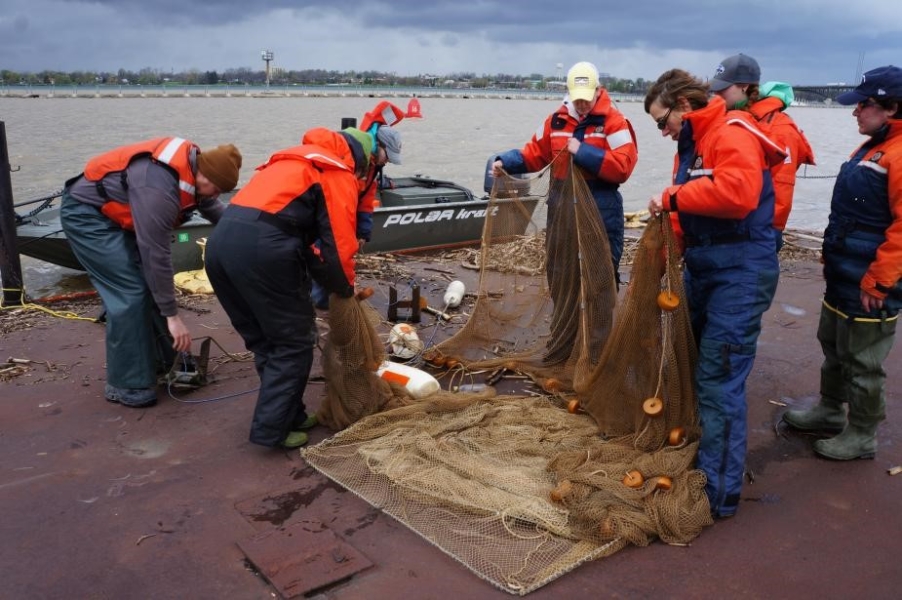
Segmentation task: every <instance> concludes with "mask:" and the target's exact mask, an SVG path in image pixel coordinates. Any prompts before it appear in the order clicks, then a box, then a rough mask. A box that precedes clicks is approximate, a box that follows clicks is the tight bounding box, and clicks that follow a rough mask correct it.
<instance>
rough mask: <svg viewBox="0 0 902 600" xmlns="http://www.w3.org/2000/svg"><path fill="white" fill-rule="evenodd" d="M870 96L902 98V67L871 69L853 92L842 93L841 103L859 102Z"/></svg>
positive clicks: (891, 66) (839, 98)
mask: <svg viewBox="0 0 902 600" xmlns="http://www.w3.org/2000/svg"><path fill="white" fill-rule="evenodd" d="M868 98H876V99H878V100H879V99H880V98H896V99H902V69H900V68H899V67H894V66H893V65H888V66H885V67H877V68H876V69H871V70H870V71H868V72H867V73H865V74H864V75H862V76H861V83H859V84H858V87H856V88H855V89H854V90H852V91H851V92H846V93H845V94H840V95H839V96H837V97H836V101H837V102H839V103H840V104H846V105H848V104H858V103H859V102H864V101H865V100H867V99H868Z"/></svg>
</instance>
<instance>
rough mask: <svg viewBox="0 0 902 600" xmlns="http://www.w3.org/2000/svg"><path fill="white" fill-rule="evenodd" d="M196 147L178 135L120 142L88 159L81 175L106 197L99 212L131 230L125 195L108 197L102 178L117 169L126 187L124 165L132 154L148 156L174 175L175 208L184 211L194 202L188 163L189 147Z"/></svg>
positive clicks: (130, 158)
mask: <svg viewBox="0 0 902 600" xmlns="http://www.w3.org/2000/svg"><path fill="white" fill-rule="evenodd" d="M196 148H197V146H196V145H194V144H193V143H191V142H189V141H188V140H185V139H183V138H179V137H165V138H156V139H153V140H147V141H145V142H138V143H137V144H131V145H129V146H120V147H119V148H115V149H113V150H110V151H109V152H106V153H104V154H101V155H100V156H95V157H94V158H92V159H91V160H89V161H88V164H87V165H86V166H85V170H84V173H83V175H84V178H85V179H87V180H88V181H91V182H95V183H96V185H97V191H98V193H99V194H100V196H101V197H102V198H104V199H105V200H106V203H105V204H104V205H103V207H102V208H101V209H100V210H101V212H103V214H105V215H106V216H107V217H108V218H109V219H110V220H112V221H114V222H115V223H118V224H119V226H120V227H122V228H123V229H127V230H129V231H134V230H135V222H134V218H133V217H132V211H131V207H130V206H129V204H128V202H127V198H112V197H110V196H109V194H108V193H107V191H106V188H105V187H104V186H103V178H104V177H106V176H107V175H109V174H111V173H121V174H122V187H123V189H127V188H128V182H127V180H126V174H125V170H126V169H127V168H128V165H130V164H131V162H132V161H133V160H135V159H136V158H140V157H144V156H147V157H150V158H152V159H153V160H154V161H156V162H157V163H159V164H161V165H165V166H166V167H168V168H169V169H170V170H171V171H172V172H173V174H174V175H175V176H176V177H178V186H179V208H180V214H184V213H186V212H189V211H191V210H193V209H194V208H195V207H196V206H197V197H196V188H195V175H194V170H193V169H192V167H191V151H192V149H196ZM117 200H118V202H116V201H117ZM178 224H179V223H178V222H177V223H175V225H178Z"/></svg>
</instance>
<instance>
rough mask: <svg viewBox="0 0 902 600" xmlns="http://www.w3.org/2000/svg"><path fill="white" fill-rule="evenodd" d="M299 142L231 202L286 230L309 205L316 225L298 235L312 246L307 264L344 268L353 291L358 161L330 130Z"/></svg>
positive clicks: (262, 168) (280, 154)
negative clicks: (280, 221)
mask: <svg viewBox="0 0 902 600" xmlns="http://www.w3.org/2000/svg"><path fill="white" fill-rule="evenodd" d="M301 141H302V143H301V145H299V146H293V147H291V148H285V149H284V150H279V151H278V152H276V153H275V154H273V155H272V156H270V157H269V160H267V161H266V163H264V164H263V165H261V166H259V167H257V173H256V174H255V175H254V177H253V178H251V180H250V181H249V182H248V184H247V185H246V186H244V187H242V188H241V190H240V191H239V192H238V193H237V194H235V197H234V198H232V202H231V203H232V204H235V205H237V206H248V207H251V208H256V209H258V210H261V211H263V212H266V213H270V214H272V215H277V216H281V217H284V218H285V222H286V226H287V225H288V224H290V223H291V222H292V220H293V212H292V211H293V210H294V207H292V204H294V203H297V202H301V203H306V204H307V205H308V206H307V207H305V208H306V209H307V212H312V213H313V214H314V221H315V222H313V223H311V224H307V225H306V227H307V229H306V230H299V231H298V233H299V234H300V235H303V236H304V240H305V242H306V243H307V244H308V245H309V246H310V253H309V256H308V259H310V258H311V257H314V258H315V259H316V260H319V261H320V262H321V263H322V264H321V265H319V267H317V265H311V267H312V268H313V269H314V270H322V269H329V270H332V271H334V267H335V266H337V265H340V268H341V270H342V271H343V275H344V278H345V279H346V282H347V285H349V286H351V288H353V286H354V254H355V253H356V252H357V247H358V244H357V237H356V235H355V232H354V225H355V222H356V213H357V178H356V176H355V175H354V156H353V154H352V152H351V149H350V147H349V146H348V143H347V141H345V138H344V137H343V136H342V135H341V134H340V133H337V132H334V131H330V130H328V129H326V128H322V127H319V128H315V129H311V130H310V131H308V132H307V133H305V134H304V137H303V139H302V140H301ZM314 242H317V247H316V248H315V249H314V248H313V243H314Z"/></svg>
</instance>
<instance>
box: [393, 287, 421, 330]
mask: <svg viewBox="0 0 902 600" xmlns="http://www.w3.org/2000/svg"><path fill="white" fill-rule="evenodd" d="M399 308H403V309H410V316H409V317H408V318H407V319H406V320H407V321H410V322H411V323H419V322H420V286H418V285H417V284H413V285H411V286H410V300H398V290H396V289H395V287H394V286H392V285H390V286H388V320H389V321H391V322H392V323H397V322H398V309H399Z"/></svg>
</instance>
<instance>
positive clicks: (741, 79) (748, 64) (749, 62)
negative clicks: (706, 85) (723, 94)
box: [710, 54, 761, 92]
mask: <svg viewBox="0 0 902 600" xmlns="http://www.w3.org/2000/svg"><path fill="white" fill-rule="evenodd" d="M760 80H761V67H759V66H758V61H757V60H755V59H754V58H752V57H751V56H746V55H745V54H734V55H733V56H730V57H727V58H725V59H723V60H722V61H721V63H720V64H719V65H717V69H715V71H714V77H712V78H711V81H710V86H711V91H712V92H719V91H721V90H725V89H727V88H728V87H730V86H731V85H733V84H734V83H758V82H759V81H760Z"/></svg>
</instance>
